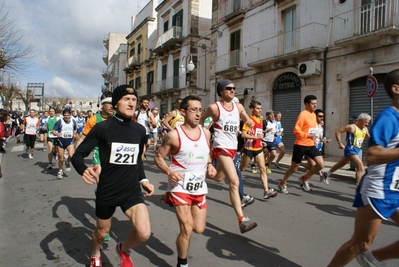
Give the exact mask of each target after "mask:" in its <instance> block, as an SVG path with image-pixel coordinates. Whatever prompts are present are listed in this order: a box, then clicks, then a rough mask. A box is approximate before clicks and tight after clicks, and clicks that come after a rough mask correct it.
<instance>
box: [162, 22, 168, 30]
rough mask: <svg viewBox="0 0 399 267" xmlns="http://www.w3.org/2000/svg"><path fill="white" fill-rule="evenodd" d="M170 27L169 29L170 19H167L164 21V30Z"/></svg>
mask: <svg viewBox="0 0 399 267" xmlns="http://www.w3.org/2000/svg"><path fill="white" fill-rule="evenodd" d="M168 29H169V21H168V20H167V21H165V22H164V23H163V32H167V31H168Z"/></svg>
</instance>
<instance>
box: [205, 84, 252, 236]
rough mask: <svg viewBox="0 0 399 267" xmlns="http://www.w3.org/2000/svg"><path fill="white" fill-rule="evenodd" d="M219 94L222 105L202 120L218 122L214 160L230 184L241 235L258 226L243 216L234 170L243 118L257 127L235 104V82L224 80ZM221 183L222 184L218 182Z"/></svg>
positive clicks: (241, 108) (214, 143) (238, 104)
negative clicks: (238, 135)
mask: <svg viewBox="0 0 399 267" xmlns="http://www.w3.org/2000/svg"><path fill="white" fill-rule="evenodd" d="M217 94H218V95H219V96H220V97H221V100H220V101H217V102H216V103H214V104H211V105H209V106H208V107H207V108H206V110H205V112H204V114H203V115H202V116H201V124H202V125H203V123H204V120H205V119H206V118H208V117H209V116H212V120H213V121H214V129H215V134H214V141H213V155H212V158H214V159H217V162H218V166H217V170H218V172H223V174H224V175H223V176H226V177H227V180H228V182H229V194H230V201H231V204H232V206H233V209H234V211H235V213H236V215H237V217H238V224H239V227H240V231H241V233H245V232H248V231H250V230H252V229H254V228H255V227H256V226H257V223H256V222H252V221H251V220H250V219H249V218H248V217H245V216H244V214H243V212H242V206H241V199H240V195H239V191H238V188H239V180H238V176H237V172H236V170H235V168H234V157H235V156H236V153H237V132H238V130H239V126H240V118H241V119H242V120H243V121H244V122H245V123H246V124H247V126H248V127H253V125H254V123H253V121H252V120H251V119H250V118H249V116H248V114H247V113H246V112H245V109H244V107H243V106H242V105H241V104H240V103H236V102H234V101H232V100H233V98H234V94H235V87H234V84H233V82H232V81H230V80H222V81H220V82H219V83H218V85H217ZM218 181H220V180H218Z"/></svg>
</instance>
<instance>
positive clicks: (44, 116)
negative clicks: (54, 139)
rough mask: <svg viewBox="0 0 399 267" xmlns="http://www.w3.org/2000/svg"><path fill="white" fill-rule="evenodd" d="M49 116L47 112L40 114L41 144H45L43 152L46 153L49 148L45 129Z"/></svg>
mask: <svg viewBox="0 0 399 267" xmlns="http://www.w3.org/2000/svg"><path fill="white" fill-rule="evenodd" d="M40 114H41V115H40ZM48 115H49V114H48V112H47V111H45V112H44V113H43V112H39V120H40V126H39V138H40V142H43V151H44V152H46V147H47V129H46V128H45V126H46V122H47V118H48Z"/></svg>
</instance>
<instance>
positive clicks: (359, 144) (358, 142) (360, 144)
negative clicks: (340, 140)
mask: <svg viewBox="0 0 399 267" xmlns="http://www.w3.org/2000/svg"><path fill="white" fill-rule="evenodd" d="M363 140H364V139H361V138H358V139H356V146H357V147H362V144H363Z"/></svg>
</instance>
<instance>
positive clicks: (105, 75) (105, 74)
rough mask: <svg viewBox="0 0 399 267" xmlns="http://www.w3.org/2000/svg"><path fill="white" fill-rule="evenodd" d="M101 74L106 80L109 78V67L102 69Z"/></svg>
mask: <svg viewBox="0 0 399 267" xmlns="http://www.w3.org/2000/svg"><path fill="white" fill-rule="evenodd" d="M101 74H102V76H103V78H104V79H105V80H108V71H107V69H102V71H101Z"/></svg>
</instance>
